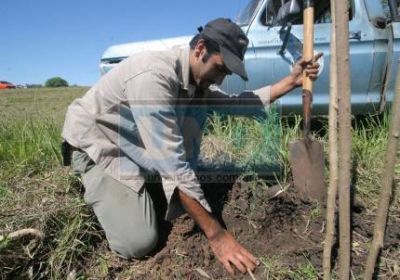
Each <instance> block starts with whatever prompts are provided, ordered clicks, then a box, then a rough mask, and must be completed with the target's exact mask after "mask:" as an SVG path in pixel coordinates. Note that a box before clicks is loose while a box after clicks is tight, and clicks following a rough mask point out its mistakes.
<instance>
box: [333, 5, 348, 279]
mask: <svg viewBox="0 0 400 280" xmlns="http://www.w3.org/2000/svg"><path fill="white" fill-rule="evenodd" d="M335 4H336V6H335V19H336V22H335V24H334V26H335V27H336V31H335V35H336V52H337V54H338V56H337V69H336V70H337V71H336V72H337V79H338V81H340V83H338V93H339V118H338V120H339V161H340V169H339V232H340V234H339V279H342V280H348V279H349V277H350V256H351V242H350V238H351V232H350V228H351V227H350V196H351V195H350V182H351V180H350V179H351V174H350V169H351V106H350V71H349V25H348V20H349V11H348V7H349V6H348V1H347V0H346V1H336V3H335Z"/></svg>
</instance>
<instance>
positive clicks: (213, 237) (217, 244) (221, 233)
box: [176, 189, 258, 274]
mask: <svg viewBox="0 0 400 280" xmlns="http://www.w3.org/2000/svg"><path fill="white" fill-rule="evenodd" d="M176 192H177V194H178V196H179V198H180V200H181V202H182V205H183V207H184V208H185V210H186V212H187V213H188V214H189V215H190V216H191V217H192V218H193V219H194V220H195V221H196V223H197V224H198V225H199V226H200V228H201V229H202V230H203V232H204V234H205V235H206V236H207V239H208V241H209V242H210V246H211V248H212V250H213V251H214V254H215V255H216V256H217V258H218V260H219V261H221V262H222V264H223V265H224V266H225V268H226V270H227V271H228V272H229V273H231V274H234V273H235V272H234V269H233V268H232V264H233V265H234V266H235V267H236V268H237V269H238V270H239V271H240V272H242V273H246V272H247V270H251V271H253V270H254V268H255V267H256V265H257V263H258V262H257V259H256V258H255V257H254V256H253V255H252V254H250V252H249V251H247V250H246V249H245V248H243V247H242V245H240V244H239V243H238V242H237V241H236V240H235V238H234V237H233V236H232V234H230V233H229V232H228V231H227V230H225V229H224V228H222V227H221V225H220V224H219V222H218V221H217V220H216V219H215V218H214V217H212V216H211V215H210V214H209V213H208V212H207V211H206V210H205V209H204V208H203V206H201V205H200V203H198V202H197V201H196V200H194V199H193V198H190V197H189V196H188V195H186V194H185V193H184V192H182V191H180V190H179V189H176Z"/></svg>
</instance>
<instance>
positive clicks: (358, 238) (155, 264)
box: [0, 88, 400, 279]
mask: <svg viewBox="0 0 400 280" xmlns="http://www.w3.org/2000/svg"><path fill="white" fill-rule="evenodd" d="M86 90H87V89H86V88H66V89H18V90H3V91H0V235H7V234H9V233H10V232H14V231H16V230H19V229H24V228H35V229H38V230H40V231H41V232H43V234H44V238H43V239H42V240H39V241H38V242H35V240H33V241H32V239H29V238H24V239H20V240H17V241H13V240H9V239H7V238H6V239H4V240H3V241H0V278H1V279H21V278H23V279H26V278H28V279H29V278H30V279H66V277H67V276H68V277H69V278H68V279H115V278H117V277H118V279H207V276H208V277H210V278H212V279H230V278H229V277H228V275H226V274H225V272H224V271H223V270H222V265H220V264H219V263H218V261H217V260H216V259H215V258H214V257H213V255H212V253H211V251H210V248H209V247H208V245H207V243H206V239H205V238H204V236H203V235H202V234H201V233H200V232H199V230H198V229H197V228H196V227H195V225H194V224H193V222H192V221H191V220H190V219H189V218H188V217H187V216H183V217H182V218H180V219H178V220H177V221H176V222H175V223H174V225H170V224H169V223H163V224H162V228H163V232H164V238H163V239H162V240H161V242H160V244H159V246H158V250H157V251H156V252H155V253H154V254H153V255H152V256H150V257H149V258H147V259H145V260H140V261H139V260H134V261H124V260H121V259H118V258H117V257H116V256H114V255H113V254H112V253H111V252H109V250H108V249H107V244H106V242H105V236H104V233H103V231H102V230H101V229H100V228H99V225H98V222H97V221H96V219H95V218H94V217H93V215H92V212H91V210H90V209H88V207H86V206H85V205H84V202H83V199H82V192H83V189H82V186H81V184H80V182H79V179H78V178H76V177H74V176H72V175H71V174H70V170H69V168H64V167H62V166H61V155H60V151H59V146H60V140H61V139H60V133H61V127H62V123H63V118H64V114H65V110H66V108H67V106H68V104H69V103H70V102H71V101H72V100H73V99H74V98H76V97H79V96H81V95H82V94H84V92H85V91H86ZM271 120H272V122H271ZM269 121H270V122H269V123H268V122H266V123H262V122H261V123H260V122H255V121H249V120H243V119H235V118H224V117H214V118H213V119H212V120H211V121H210V122H209V124H208V129H207V136H206V137H205V139H204V144H203V150H204V152H203V157H205V158H208V159H211V161H213V162H215V161H216V160H217V158H218V157H221V156H222V157H223V158H224V159H229V160H230V161H232V162H238V163H243V162H246V163H248V162H253V161H256V160H261V161H262V162H266V161H267V162H268V161H270V162H271V163H273V162H278V163H279V165H280V166H281V167H282V169H281V172H279V174H278V175H277V177H276V179H277V180H269V181H265V180H264V179H265V178H260V177H259V176H258V175H257V174H256V173H255V172H254V170H253V171H252V170H251V169H246V170H243V174H242V176H240V177H239V178H238V179H237V180H236V183H235V184H232V183H223V182H219V184H207V185H205V186H204V189H205V193H206V196H207V197H208V199H209V200H210V201H211V202H212V203H211V204H212V205H213V206H214V207H215V212H216V213H217V214H218V216H220V217H221V218H222V219H223V220H224V222H225V224H226V225H227V226H228V228H230V229H231V230H232V232H233V233H234V234H235V236H236V237H237V238H238V240H239V241H240V242H241V243H242V244H244V245H245V246H246V247H248V248H249V249H250V250H252V251H253V252H254V254H255V255H256V256H257V257H259V258H260V260H261V263H262V264H261V265H260V267H259V268H258V269H257V271H256V273H255V277H256V278H257V279H318V278H319V277H320V276H321V271H322V269H321V258H322V257H321V256H322V240H323V236H324V232H323V230H324V217H325V209H324V207H322V206H321V205H318V204H315V203H309V202H303V201H301V200H299V199H298V198H297V197H296V193H295V191H294V190H293V189H292V188H291V184H290V181H291V174H290V168H289V163H288V162H289V161H288V152H287V145H288V143H290V142H291V141H292V140H293V139H295V138H296V137H298V136H299V129H298V126H299V119H297V118H292V119H290V120H288V119H283V120H280V119H279V118H278V119H276V118H275V119H272V118H270V120H269ZM326 123H327V121H326V120H325V121H324V120H322V121H320V122H319V123H318V125H317V127H318V130H316V131H315V133H316V136H317V137H318V138H319V139H320V140H321V142H323V143H324V145H325V147H326V143H327V134H326V133H325V131H326ZM353 127H354V130H353V180H352V183H353V185H352V188H353V190H354V201H355V207H354V210H355V212H354V215H353V226H354V234H353V252H352V258H353V266H352V269H353V275H354V279H361V276H362V270H363V265H364V262H365V259H366V254H367V253H368V244H369V242H370V240H371V232H372V226H373V218H374V210H375V209H376V205H377V197H378V195H379V185H380V179H379V175H380V173H381V170H382V166H383V161H382V158H383V154H384V149H385V144H386V141H387V131H388V117H387V115H385V116H380V117H368V118H363V119H362V120H360V119H358V120H355V121H354V126H353ZM243 135H244V136H243ZM257 139H262V141H263V142H262V143H261V145H260V143H259V142H258V141H257ZM277 139H278V140H279V141H276V140H277ZM267 143H272V144H273V145H271V146H268V145H267ZM267 146H268V150H267V151H266V150H264V149H265V148H266V147H267ZM271 151H272V152H271ZM271 153H272V154H273V155H272V157H263V155H266V154H268V155H271ZM260 155H261V156H260ZM326 158H327V157H326ZM239 165H240V164H239ZM247 166H248V165H247ZM396 172H397V175H396V185H397V184H398V178H399V176H400V165H397V166H396ZM272 185H273V186H272ZM271 186H272V188H271ZM277 188H278V190H279V191H280V194H279V195H277V196H276V197H273V198H272V197H271V194H270V191H271V190H272V189H277ZM396 191H397V192H396V194H395V196H394V199H393V202H392V207H391V212H390V218H389V223H388V234H387V238H386V239H385V246H384V250H383V253H382V257H381V263H380V271H379V274H378V275H379V279H399V276H398V275H400V261H399V259H400V247H399V242H400V229H399V226H398V224H399V222H400V197H399V195H398V188H396ZM235 279H243V276H237V277H236V278H235ZM246 279H250V277H249V276H247V278H246Z"/></svg>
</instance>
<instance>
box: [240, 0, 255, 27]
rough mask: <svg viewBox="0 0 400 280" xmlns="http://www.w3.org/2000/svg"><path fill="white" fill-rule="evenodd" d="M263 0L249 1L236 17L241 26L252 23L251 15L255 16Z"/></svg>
mask: <svg viewBox="0 0 400 280" xmlns="http://www.w3.org/2000/svg"><path fill="white" fill-rule="evenodd" d="M260 2H261V0H251V1H249V3H247V5H246V7H245V8H244V9H243V10H241V11H240V12H239V14H238V15H237V17H236V23H237V24H238V25H239V26H245V25H249V24H250V20H251V17H252V16H253V14H254V12H255V10H256V9H257V7H258V5H259V4H260Z"/></svg>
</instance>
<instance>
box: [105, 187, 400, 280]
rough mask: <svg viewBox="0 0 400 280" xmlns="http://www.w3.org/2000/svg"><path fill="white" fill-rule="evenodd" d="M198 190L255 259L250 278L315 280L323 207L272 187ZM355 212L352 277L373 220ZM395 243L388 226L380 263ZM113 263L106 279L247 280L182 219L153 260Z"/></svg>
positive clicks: (385, 269) (399, 233) (389, 269)
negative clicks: (230, 268) (226, 268)
mask: <svg viewBox="0 0 400 280" xmlns="http://www.w3.org/2000/svg"><path fill="white" fill-rule="evenodd" d="M204 189H205V194H206V196H207V198H208V200H209V201H210V204H211V205H212V207H213V210H214V212H215V213H216V215H217V216H218V217H219V219H220V220H221V221H222V222H223V223H224V224H225V225H226V227H227V228H228V229H229V230H230V231H231V232H232V233H233V234H234V236H236V238H237V240H238V241H239V242H240V243H241V244H243V245H244V246H245V247H246V248H248V249H249V250H250V251H251V252H252V253H253V254H254V255H256V256H257V257H259V258H260V260H261V262H262V263H261V265H260V266H259V267H258V268H257V270H256V271H255V273H254V277H255V278H256V279H266V278H268V277H269V278H270V279H318V278H321V276H322V275H321V274H320V272H321V271H322V242H323V238H324V234H325V233H324V228H325V210H324V208H323V207H321V206H320V205H318V204H315V203H309V202H305V201H302V200H300V199H298V196H297V195H296V193H295V192H294V190H293V189H292V188H289V190H287V191H283V192H279V188H277V187H275V190H274V189H271V188H267V187H266V186H265V185H263V184H255V183H246V182H243V181H241V182H237V183H235V184H234V185H233V187H232V186H229V185H208V186H205V188H204ZM277 191H278V193H277ZM274 195H276V196H275V197H273V196H274ZM357 212H358V213H355V215H354V216H353V223H354V234H353V252H352V272H353V274H354V275H360V274H361V273H362V269H363V265H364V263H365V260H366V257H367V254H368V251H367V243H368V242H369V240H370V238H371V236H372V228H373V217H372V216H368V215H367V213H366V211H365V209H364V208H363V207H362V206H358V208H357ZM167 228H168V227H167ZM399 240H400V229H399V227H398V226H396V223H394V221H392V220H390V221H389V225H388V234H387V238H386V240H385V247H384V252H383V255H384V256H385V258H386V259H388V260H398V259H399ZM336 247H337V246H336ZM336 249H337V248H336ZM336 249H335V250H334V253H335V254H336ZM114 261H115V262H114V264H113V265H111V267H110V270H109V271H110V272H111V275H110V274H109V276H111V277H117V276H122V275H123V276H124V277H126V278H128V279H251V277H250V276H249V275H245V276H244V275H236V276H233V277H232V276H230V275H228V274H227V273H226V272H225V271H224V268H223V266H222V264H220V263H219V261H218V260H217V259H216V258H215V257H214V255H213V253H212V251H211V248H210V247H209V245H208V243H207V240H206V238H205V237H204V235H203V234H202V233H201V232H200V231H199V229H198V228H197V226H196V225H195V224H194V222H193V220H192V219H191V218H189V217H188V216H186V215H185V216H183V217H181V218H179V219H178V220H177V221H175V222H174V224H173V226H172V229H171V231H170V232H169V234H168V237H167V240H166V243H165V244H164V246H163V247H162V248H160V250H159V251H158V252H157V253H156V254H155V255H154V256H152V257H150V258H148V259H147V260H142V261H133V262H128V261H121V260H117V259H116V258H114ZM126 265H131V266H132V267H134V269H131V270H130V273H128V274H126V271H125V273H122V272H120V273H119V272H118V271H119V270H121V268H122V267H125V266H126ZM334 265H335V264H334ZM396 265H397V267H398V262H396V263H392V264H389V263H388V262H385V265H383V266H381V271H380V275H381V276H383V275H385V278H384V279H398V278H396V277H397V276H396V274H395V273H396V271H394V270H395V269H396ZM382 279H383V278H382Z"/></svg>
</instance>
